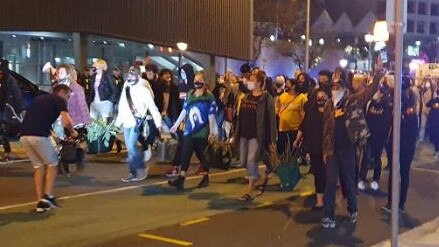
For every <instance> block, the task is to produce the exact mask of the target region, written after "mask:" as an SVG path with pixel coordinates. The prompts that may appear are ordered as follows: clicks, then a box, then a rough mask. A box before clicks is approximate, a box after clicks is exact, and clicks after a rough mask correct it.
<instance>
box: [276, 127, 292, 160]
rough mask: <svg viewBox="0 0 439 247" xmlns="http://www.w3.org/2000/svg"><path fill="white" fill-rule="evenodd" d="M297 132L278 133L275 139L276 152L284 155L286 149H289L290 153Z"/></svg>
mask: <svg viewBox="0 0 439 247" xmlns="http://www.w3.org/2000/svg"><path fill="white" fill-rule="evenodd" d="M296 136H297V130H294V131H279V134H278V139H277V152H278V153H279V154H284V153H285V151H286V150H287V147H289V149H290V153H291V151H292V150H293V143H294V141H295V140H296Z"/></svg>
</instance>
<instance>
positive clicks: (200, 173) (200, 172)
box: [195, 164, 204, 175]
mask: <svg viewBox="0 0 439 247" xmlns="http://www.w3.org/2000/svg"><path fill="white" fill-rule="evenodd" d="M203 173H204V169H203V166H202V165H201V164H199V165H198V168H197V171H196V172H195V174H196V175H203Z"/></svg>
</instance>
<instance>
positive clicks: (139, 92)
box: [115, 79, 162, 128]
mask: <svg viewBox="0 0 439 247" xmlns="http://www.w3.org/2000/svg"><path fill="white" fill-rule="evenodd" d="M143 81H144V80H143V79H140V80H139V82H138V83H137V84H136V85H134V86H131V85H129V83H128V82H125V84H124V86H123V89H122V94H121V96H120V100H119V106H118V110H119V114H118V116H117V118H116V122H115V125H116V126H122V127H124V128H132V127H135V126H136V120H135V118H134V116H133V113H132V112H131V109H130V106H129V104H128V101H127V97H126V93H125V88H126V87H130V94H131V99H132V100H133V104H134V106H135V108H136V109H137V111H138V112H139V113H140V114H141V115H142V117H144V116H145V114H146V113H147V110H149V112H150V113H151V115H152V119H153V120H154V124H155V126H156V127H157V128H160V127H161V126H162V116H161V114H160V112H159V110H158V108H157V106H156V105H155V103H154V99H153V98H152V96H151V93H150V91H149V90H148V89H147V88H146V87H145V84H144V82H143Z"/></svg>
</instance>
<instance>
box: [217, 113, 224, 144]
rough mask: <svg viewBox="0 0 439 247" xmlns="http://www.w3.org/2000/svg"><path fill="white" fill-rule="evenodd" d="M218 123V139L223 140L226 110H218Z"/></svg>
mask: <svg viewBox="0 0 439 247" xmlns="http://www.w3.org/2000/svg"><path fill="white" fill-rule="evenodd" d="M215 118H216V124H217V125H218V140H223V137H224V130H223V122H224V110H220V111H218V113H217V114H215Z"/></svg>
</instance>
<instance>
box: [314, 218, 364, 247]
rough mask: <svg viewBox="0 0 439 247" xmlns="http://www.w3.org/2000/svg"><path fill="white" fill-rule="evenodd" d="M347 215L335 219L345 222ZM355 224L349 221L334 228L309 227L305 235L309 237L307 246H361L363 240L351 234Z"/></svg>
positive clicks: (353, 231)
mask: <svg viewBox="0 0 439 247" xmlns="http://www.w3.org/2000/svg"><path fill="white" fill-rule="evenodd" d="M347 219H348V218H347V217H343V218H341V219H340V218H338V219H336V221H337V222H346V221H347ZM355 229H356V225H355V224H350V223H339V224H338V225H337V227H336V228H334V229H325V228H323V227H321V226H316V227H314V228H312V229H310V230H309V231H308V232H307V233H306V235H307V236H308V237H309V238H310V239H311V242H309V243H308V244H307V246H309V247H314V246H328V245H337V246H361V245H362V244H363V243H364V241H363V240H361V239H359V238H357V237H355V236H353V234H354V233H355Z"/></svg>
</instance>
